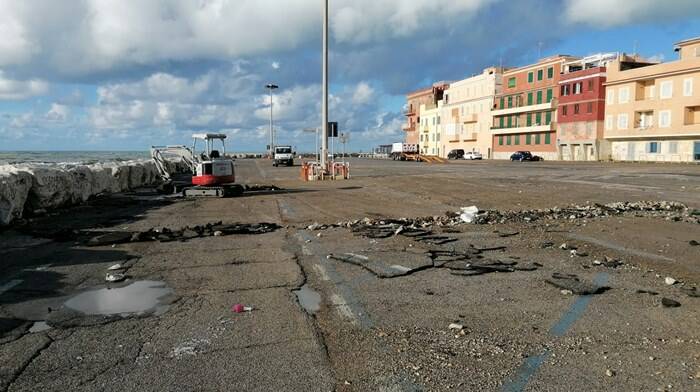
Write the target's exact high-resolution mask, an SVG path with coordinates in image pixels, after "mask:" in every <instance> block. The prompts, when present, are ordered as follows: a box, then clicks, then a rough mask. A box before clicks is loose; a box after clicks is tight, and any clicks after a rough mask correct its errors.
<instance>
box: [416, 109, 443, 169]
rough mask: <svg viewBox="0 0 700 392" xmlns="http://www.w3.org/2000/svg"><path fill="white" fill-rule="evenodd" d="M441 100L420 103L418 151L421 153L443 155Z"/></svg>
mask: <svg viewBox="0 0 700 392" xmlns="http://www.w3.org/2000/svg"><path fill="white" fill-rule="evenodd" d="M441 111H442V101H438V102H437V104H428V105H425V104H423V105H420V113H421V115H420V139H419V145H420V153H421V154H422V155H432V156H443V155H444V154H443V151H442V149H441V147H442V142H441V138H440V134H441V129H442V126H441V124H440V122H441V117H440V113H441Z"/></svg>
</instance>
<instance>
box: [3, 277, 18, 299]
mask: <svg viewBox="0 0 700 392" xmlns="http://www.w3.org/2000/svg"><path fill="white" fill-rule="evenodd" d="M22 282H23V280H21V279H14V280H11V281H9V282H7V283H5V284H4V285H2V286H0V295H2V294H4V293H5V292H6V291H8V290H12V288H13V287H15V286H17V285H19V284H21V283H22Z"/></svg>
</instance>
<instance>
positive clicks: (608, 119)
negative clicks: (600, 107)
mask: <svg viewBox="0 0 700 392" xmlns="http://www.w3.org/2000/svg"><path fill="white" fill-rule="evenodd" d="M614 124H615V116H613V115H612V114H608V115H607V116H605V130H606V131H612V129H613V125H614Z"/></svg>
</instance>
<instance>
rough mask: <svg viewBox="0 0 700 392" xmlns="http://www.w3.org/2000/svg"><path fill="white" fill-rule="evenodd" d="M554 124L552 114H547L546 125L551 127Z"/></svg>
mask: <svg viewBox="0 0 700 392" xmlns="http://www.w3.org/2000/svg"><path fill="white" fill-rule="evenodd" d="M551 123H552V112H547V113H545V115H544V124H545V125H549V124H551Z"/></svg>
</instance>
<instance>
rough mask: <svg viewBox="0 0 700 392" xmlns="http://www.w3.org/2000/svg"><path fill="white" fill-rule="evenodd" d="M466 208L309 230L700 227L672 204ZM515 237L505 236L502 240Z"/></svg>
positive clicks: (372, 233)
mask: <svg viewBox="0 0 700 392" xmlns="http://www.w3.org/2000/svg"><path fill="white" fill-rule="evenodd" d="M473 208H475V207H469V209H468V211H467V215H468V216H466V217H467V218H469V219H466V220H465V219H464V215H465V212H464V211H461V212H460V213H456V212H447V213H446V214H445V215H442V216H429V217H422V218H399V219H370V218H364V219H361V220H360V219H357V220H349V221H342V222H338V223H336V224H320V223H314V224H312V225H309V226H308V227H307V229H308V230H312V231H316V230H326V229H330V228H335V227H342V228H349V229H351V230H352V231H353V232H355V233H358V234H361V235H363V236H365V237H369V238H387V237H391V236H393V235H397V234H400V233H403V232H405V231H409V232H410V231H417V230H419V229H425V228H429V227H432V226H438V227H442V226H447V227H449V226H457V225H460V224H463V223H464V222H465V221H467V220H469V221H471V222H472V223H474V224H480V225H486V224H488V225H491V224H498V223H530V222H536V221H555V220H567V221H576V220H579V219H593V218H600V217H610V216H624V215H633V214H634V215H644V216H658V217H664V218H667V219H670V220H674V221H686V222H691V223H700V215H697V214H693V213H691V212H690V211H689V210H688V207H687V206H686V205H685V204H682V203H678V202H674V201H639V202H615V203H608V204H590V205H571V206H568V207H554V208H548V209H534V210H505V211H500V210H478V212H474V209H473ZM517 234H518V233H504V235H503V237H508V236H514V235H517Z"/></svg>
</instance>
